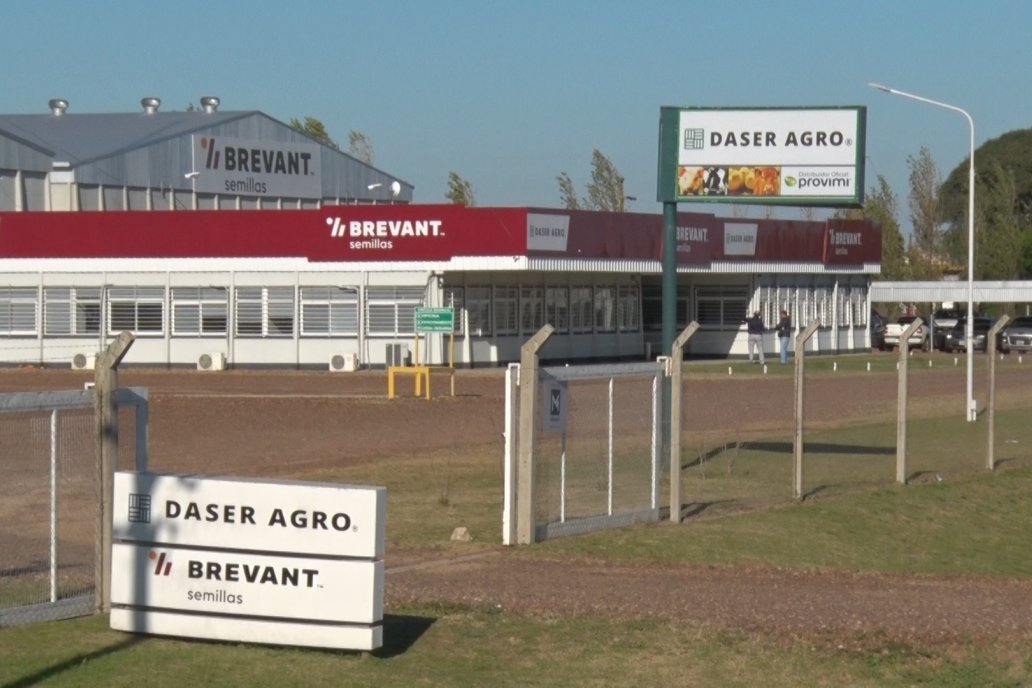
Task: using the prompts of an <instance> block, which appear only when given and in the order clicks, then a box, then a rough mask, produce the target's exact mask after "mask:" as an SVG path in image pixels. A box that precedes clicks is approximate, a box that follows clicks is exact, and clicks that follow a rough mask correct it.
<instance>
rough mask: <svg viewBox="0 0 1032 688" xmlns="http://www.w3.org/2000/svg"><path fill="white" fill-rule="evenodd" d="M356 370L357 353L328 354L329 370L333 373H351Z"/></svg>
mask: <svg viewBox="0 0 1032 688" xmlns="http://www.w3.org/2000/svg"><path fill="white" fill-rule="evenodd" d="M356 370H358V354H355V353H347V354H333V355H331V356H330V371H331V372H334V373H352V372H354V371H356Z"/></svg>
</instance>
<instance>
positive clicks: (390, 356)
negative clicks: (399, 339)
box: [385, 344, 411, 366]
mask: <svg viewBox="0 0 1032 688" xmlns="http://www.w3.org/2000/svg"><path fill="white" fill-rule="evenodd" d="M385 360H386V361H387V365H388V366H405V365H408V364H409V363H410V362H411V361H410V358H409V348H408V344H388V345H387V351H386V356H385Z"/></svg>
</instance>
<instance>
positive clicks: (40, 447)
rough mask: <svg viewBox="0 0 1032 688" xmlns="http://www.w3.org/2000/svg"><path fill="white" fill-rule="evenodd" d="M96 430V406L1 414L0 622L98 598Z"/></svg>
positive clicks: (53, 614)
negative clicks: (2, 465)
mask: <svg viewBox="0 0 1032 688" xmlns="http://www.w3.org/2000/svg"><path fill="white" fill-rule="evenodd" d="M94 437H95V424H94V414H93V408H92V405H91V406H88V407H85V408H60V409H49V410H29V411H10V410H7V411H5V412H3V413H0V446H2V447H3V458H4V467H5V473H6V476H5V480H4V481H3V482H0V626H4V625H13V624H15V623H26V622H30V621H38V620H46V619H50V618H59V617H60V616H62V615H67V613H66V612H67V611H68V610H69V609H72V610H73V612H72V613H85V611H87V610H88V609H90V608H91V607H92V605H93V588H94V568H95V558H94V547H95V541H96V523H97V504H98V500H97V489H98V486H97V483H96V475H97V470H96V467H95V450H94V447H95V443H94Z"/></svg>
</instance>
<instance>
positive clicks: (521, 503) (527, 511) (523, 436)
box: [516, 325, 555, 545]
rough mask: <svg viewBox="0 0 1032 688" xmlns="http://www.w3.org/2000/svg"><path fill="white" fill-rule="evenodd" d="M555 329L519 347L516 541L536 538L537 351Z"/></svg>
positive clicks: (528, 542) (547, 329) (527, 542)
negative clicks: (535, 435)
mask: <svg viewBox="0 0 1032 688" xmlns="http://www.w3.org/2000/svg"><path fill="white" fill-rule="evenodd" d="M554 331H555V329H554V328H553V327H552V326H551V325H545V326H544V327H542V328H541V329H540V330H538V331H537V333H536V334H534V336H533V337H531V338H530V339H528V340H527V341H526V343H524V344H523V346H522V347H520V384H519V388H520V436H519V456H520V460H519V465H518V466H517V471H516V474H517V475H516V541H517V543H518V544H521V545H531V544H533V543H534V542H535V541H536V539H537V534H536V532H535V527H534V518H535V515H534V511H535V499H534V487H535V485H534V482H535V481H534V478H535V475H534V474H535V471H534V429H535V428H536V427H537V425H536V423H535V419H536V418H537V408H536V404H537V388H538V351H539V350H540V349H541V347H542V346H544V344H545V341H547V340H548V338H549V337H551V336H552V333H553V332H554Z"/></svg>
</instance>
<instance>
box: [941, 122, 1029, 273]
mask: <svg viewBox="0 0 1032 688" xmlns="http://www.w3.org/2000/svg"><path fill="white" fill-rule="evenodd" d="M994 163H999V165H1000V168H1001V169H1002V170H1003V171H1004V172H1006V173H1009V174H1010V176H1011V178H1012V181H1013V185H1014V199H1013V202H1014V207H1013V209H1012V213H1013V221H1014V222H1016V223H1017V227H1018V232H1019V233H1020V234H1021V235H1022V236H1028V237H1029V238H1028V240H1023V241H1022V242H1021V244H1020V246H1019V248H1018V252H1019V253H1020V256H1019V260H1018V272H1017V276H1018V277H1020V278H1022V279H1028V278H1032V129H1019V130H1015V131H1011V132H1007V133H1006V134H1004V135H1002V136H999V137H997V138H995V139H992V140H990V141H986V142H985V143H983V144H982V145H981V146H979V147H978V150H976V151H975V173H976V180H975V203H976V208H975V218H976V220H975V223H976V229H977V225H978V223H979V222H980V221H982V218H983V217H985V213H984V212H983V210H982V209H981V206H982V198H981V195H982V194H983V193H985V192H986V190H987V189H997V191H999V189H998V186H999V184H998V182H995V181H993V180H992V179H986V178H985V177H986V175H987V174H990V175H991V176H993V177H998V176H999V173H998V172H991V170H993V169H994V167H993V165H994ZM968 174H969V160H968V159H965V160H964V161H962V162H961V163H960V164H959V165H957V166H956V167H955V168H954V169H953V171H951V172H950V174H949V176H948V177H947V178H946V181H944V182H943V184H942V188H941V191H940V197H941V199H942V213H943V217H944V218H945V219H946V221H947V222H949V223H950V228H949V230H948V231H947V243H948V247H949V250H950V255H951V256H952V257H953V258H954V260H956V261H957V262H962V263H964V264H965V265H966V264H967V208H968ZM989 215H990V216H992V217H995V218H997V219H1001V220H1002V218H1003V217H1004V213H1003V212H1002V209H1001V208H994V209H993V210H992V211H991V212H990V213H989ZM1009 223H1010V219H1007V220H1006V221H1005V224H1008V225H1009ZM986 231H988V232H992V231H993V229H992V228H991V227H987V228H986ZM1012 231H1013V230H1012V228H1006V227H1005V228H1004V232H1003V235H1004V237H1008V236H1010V234H1011V232H1012ZM1003 243H1004V244H1006V243H1007V240H1006V239H1005V240H1004V241H1003ZM979 249H980V240H979V239H978V238H977V237H976V242H975V260H976V262H979V263H980V260H979V252H980V250H979ZM980 271H981V268H980V267H979V266H977V265H976V269H975V274H976V275H977V274H979V273H980ZM992 272H994V270H990V273H992Z"/></svg>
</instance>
